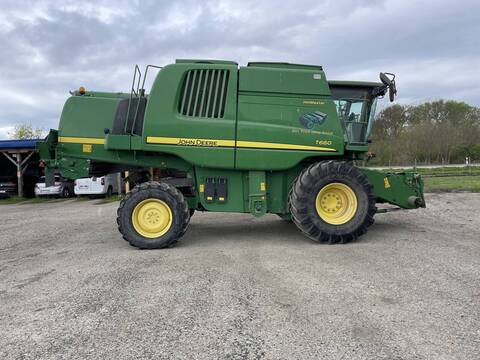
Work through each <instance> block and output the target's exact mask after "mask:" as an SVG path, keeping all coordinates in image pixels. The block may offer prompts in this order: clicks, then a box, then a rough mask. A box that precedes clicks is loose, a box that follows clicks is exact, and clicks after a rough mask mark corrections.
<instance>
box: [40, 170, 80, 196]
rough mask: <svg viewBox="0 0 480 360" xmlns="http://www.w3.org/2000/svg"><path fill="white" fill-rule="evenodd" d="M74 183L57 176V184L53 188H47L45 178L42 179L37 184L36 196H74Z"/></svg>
mask: <svg viewBox="0 0 480 360" xmlns="http://www.w3.org/2000/svg"><path fill="white" fill-rule="evenodd" d="M73 187H74V185H73V181H72V180H68V179H65V178H62V177H61V176H60V175H55V182H54V184H53V186H45V176H42V177H41V178H40V181H39V182H37V183H36V184H35V196H61V197H64V198H68V197H71V196H73V194H74V190H73Z"/></svg>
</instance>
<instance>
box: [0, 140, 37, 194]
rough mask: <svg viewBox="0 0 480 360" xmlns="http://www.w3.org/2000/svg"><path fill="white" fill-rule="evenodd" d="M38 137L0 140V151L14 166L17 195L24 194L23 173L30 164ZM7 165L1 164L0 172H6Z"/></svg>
mask: <svg viewBox="0 0 480 360" xmlns="http://www.w3.org/2000/svg"><path fill="white" fill-rule="evenodd" d="M39 140H40V139H26V140H0V152H1V153H2V154H3V155H4V156H5V157H6V158H7V159H8V160H9V161H10V162H11V163H12V164H13V165H14V167H15V168H16V173H17V174H16V176H17V183H18V196H20V197H22V196H23V195H24V189H23V175H24V174H25V171H26V170H27V168H28V166H29V165H31V164H32V161H29V160H33V159H32V156H33V155H34V154H35V153H36V150H35V146H36V144H37V141H39ZM8 170H9V169H8V166H6V165H2V166H1V168H0V173H7V172H8Z"/></svg>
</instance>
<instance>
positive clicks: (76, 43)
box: [0, 0, 480, 139]
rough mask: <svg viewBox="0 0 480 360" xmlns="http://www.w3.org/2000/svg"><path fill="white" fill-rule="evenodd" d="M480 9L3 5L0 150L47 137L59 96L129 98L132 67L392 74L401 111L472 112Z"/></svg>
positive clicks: (373, 2) (336, 3) (337, 0)
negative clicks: (270, 64)
mask: <svg viewBox="0 0 480 360" xmlns="http://www.w3.org/2000/svg"><path fill="white" fill-rule="evenodd" d="M479 14H480V1H478V0H457V1H451V0H450V1H443V0H436V1H433V0H430V1H427V0H425V1H420V0H417V1H413V0H326V1H322V0H314V1H303V0H295V1H278V0H268V1H261V0H252V1H250V0H243V1H222V0H220V1H172V0H169V1H132V0H129V1H122V0H115V1H113V0H112V1H95V2H89V1H85V0H82V1H67V0H63V1H23V0H20V1H19V0H16V1H9V0H0V44H1V48H0V51H1V54H2V56H1V57H0V139H1V138H7V137H8V133H9V132H10V131H11V130H12V127H13V125H14V124H16V123H31V124H33V125H34V126H35V127H42V128H44V129H49V128H56V127H57V124H58V117H59V115H60V112H61V110H62V105H63V102H64V101H65V99H66V98H67V97H68V91H69V90H72V89H76V88H78V87H79V86H80V85H83V86H85V87H86V88H87V90H88V89H95V90H106V91H128V89H129V86H130V82H131V77H132V72H133V67H134V65H135V64H136V63H138V64H139V65H141V66H142V67H143V66H144V65H146V64H158V65H165V64H168V63H171V62H173V61H174V60H175V59H176V58H214V59H227V60H235V61H237V62H239V63H240V64H246V63H247V62H248V61H286V62H295V63H307V64H321V65H323V66H324V68H325V71H326V74H327V77H328V78H329V79H350V80H370V81H375V80H377V78H378V72H379V71H390V72H394V73H396V74H397V79H398V80H397V87H398V90H399V97H398V101H400V102H402V103H419V102H421V101H425V100H435V99H440V98H444V99H456V100H462V101H466V102H468V103H470V104H473V105H477V106H480V46H479V45H480V41H479V40H478V39H479V37H480V21H479Z"/></svg>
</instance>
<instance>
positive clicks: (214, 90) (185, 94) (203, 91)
mask: <svg viewBox="0 0 480 360" xmlns="http://www.w3.org/2000/svg"><path fill="white" fill-rule="evenodd" d="M228 73H229V72H228V70H213V69H212V70H190V71H188V72H187V74H186V76H185V79H184V81H183V87H182V93H181V96H180V104H179V108H178V111H179V112H180V114H182V115H185V116H195V117H206V118H223V115H224V113H225V100H226V97H227V87H228Z"/></svg>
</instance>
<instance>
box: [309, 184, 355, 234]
mask: <svg viewBox="0 0 480 360" xmlns="http://www.w3.org/2000/svg"><path fill="white" fill-rule="evenodd" d="M357 206H358V204H357V196H356V195H355V192H354V191H353V190H352V188H351V187H349V186H348V185H346V184H343V183H330V184H327V185H325V186H324V187H323V188H321V189H320V191H319V192H318V194H317V198H316V201H315V207H316V210H317V213H318V215H319V216H320V218H321V219H322V220H324V221H325V222H327V223H328V224H332V225H342V224H345V223H347V222H349V221H350V220H351V219H352V218H353V217H354V216H355V213H356V212H357Z"/></svg>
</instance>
